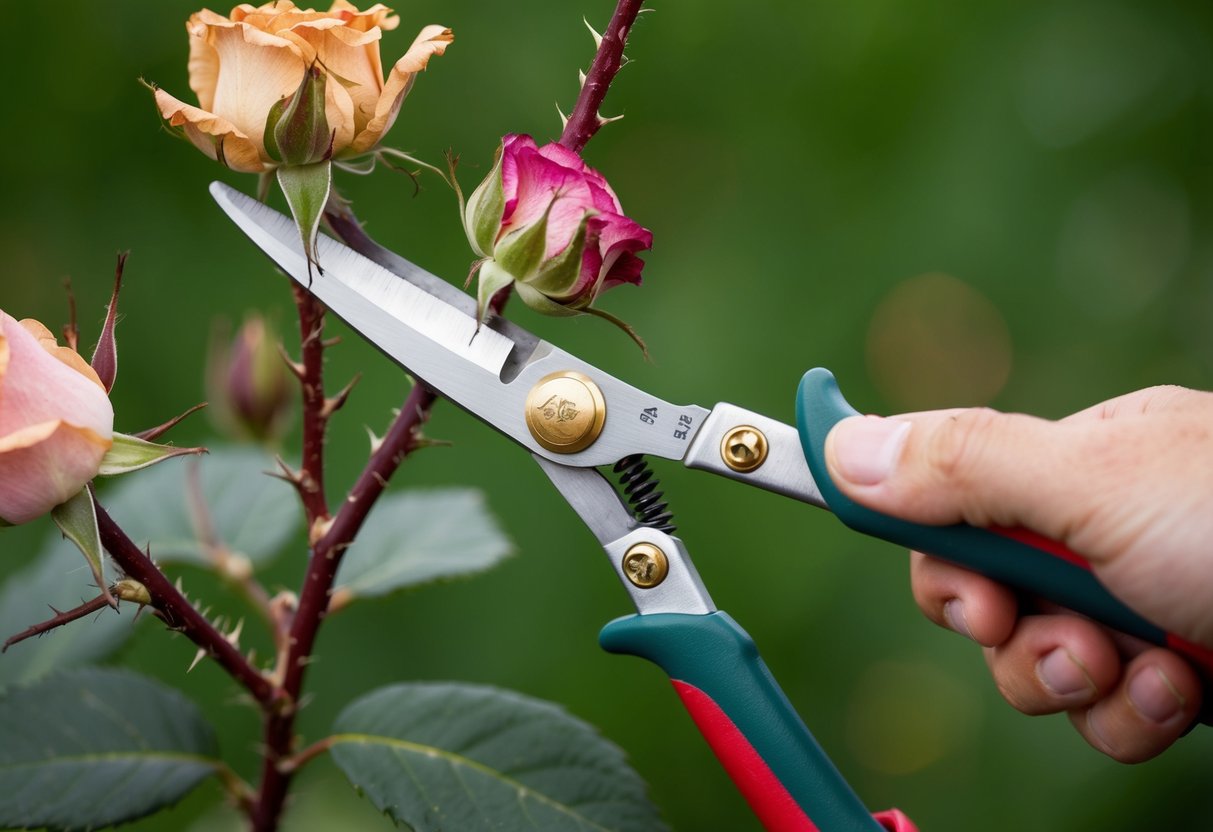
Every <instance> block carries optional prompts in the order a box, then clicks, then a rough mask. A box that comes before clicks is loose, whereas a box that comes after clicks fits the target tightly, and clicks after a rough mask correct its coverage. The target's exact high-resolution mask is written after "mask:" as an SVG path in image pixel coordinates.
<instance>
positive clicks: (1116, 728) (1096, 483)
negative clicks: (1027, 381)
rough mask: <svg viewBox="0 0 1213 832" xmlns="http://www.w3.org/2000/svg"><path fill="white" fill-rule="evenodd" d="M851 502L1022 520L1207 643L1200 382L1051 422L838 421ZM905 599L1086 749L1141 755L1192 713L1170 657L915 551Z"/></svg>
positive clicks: (1018, 702) (1207, 467)
mask: <svg viewBox="0 0 1213 832" xmlns="http://www.w3.org/2000/svg"><path fill="white" fill-rule="evenodd" d="M825 447H826V461H827V465H828V467H829V473H830V477H831V479H833V481H834V482H835V483H836V484H837V486H838V487H839V488H840V489H841V490H842V491H843V492H844V493H845V494H846V495H847V496H848V497H850V498H851V499H853V500H855V501H856V502H859V503H862V504H863V505H866V506H868V507H870V508H873V509H877V510H879V511H881V512H884V513H887V514H891V515H894V516H897V517H901V518H903V519H906V520H912V521H915V522H919V523H927V524H950V523H957V522H965V523H968V524H970V525H974V526H990V525H998V526H1012V527H1013V526H1021V527H1024V528H1028V529H1031V530H1032V531H1035V532H1038V533H1040V534H1043V535H1045V536H1047V537H1050V538H1052V539H1054V540H1057V541H1060V542H1062V543H1064V544H1065V545H1066V546H1068V547H1069V548H1070V549H1071V550H1073V551H1074V552H1076V553H1078V554H1080V555H1082V556H1083V557H1085V558H1087V559H1088V561H1090V563H1091V566H1092V569H1093V570H1094V572H1095V574H1096V576H1097V577H1098V578H1099V579H1100V580H1101V581H1102V582H1103V584H1104V585H1105V586H1106V587H1107V588H1108V589H1109V590H1110V591H1111V592H1112V593H1113V594H1114V595H1116V596H1118V597H1119V598H1120V599H1121V600H1123V601H1124V602H1125V603H1127V604H1128V605H1129V606H1131V607H1133V608H1134V609H1135V610H1137V611H1138V612H1140V613H1141V614H1142V615H1144V616H1145V617H1146V618H1148V619H1150V620H1151V621H1153V622H1154V623H1156V624H1158V625H1159V626H1161V627H1164V628H1166V629H1167V630H1169V631H1171V632H1173V633H1175V634H1177V635H1179V636H1182V637H1184V638H1187V639H1190V640H1192V641H1194V642H1197V643H1199V644H1204V645H1213V580H1211V576H1213V548H1211V546H1210V541H1211V540H1213V393H1202V392H1196V391H1192V390H1186V389H1183V388H1178V387H1156V388H1150V389H1148V390H1141V391H1138V392H1136V393H1130V394H1128V395H1126V396H1122V397H1119V398H1116V399H1112V400H1110V401H1107V402H1104V403H1103V404H1100V405H1096V406H1095V407H1092V408H1089V409H1087V410H1084V411H1081V412H1079V413H1076V414H1074V415H1072V416H1069V417H1066V418H1065V419H1062V420H1060V421H1058V422H1050V421H1046V420H1043V419H1037V418H1034V417H1031V416H1023V415H1019V414H1003V413H998V412H995V411H992V410H987V409H968V410H948V411H935V412H929V413H914V414H907V415H903V416H896V417H891V418H885V419H881V418H876V417H853V418H850V419H845V420H843V421H842V422H840V423H839V424H838V425H837V426H836V427H835V428H834V429H833V430H832V431H831V432H830V435H829V436H828V438H827V439H826V446H825ZM912 557H913V560H912V567H911V577H912V583H913V591H914V597H915V599H916V600H917V602H918V604H919V606H920V607H921V608H922V610H923V612H924V613H925V614H926V615H927V617H928V618H930V619H931V620H932V621H934V622H935V623H937V624H939V625H940V626H943V627H947V628H949V629H952V630H955V631H957V632H959V633H961V634H962V635H965V636H967V637H969V638H971V639H973V640H974V641H976V642H978V643H979V644H981V645H983V647H984V652H985V656H986V661H987V663H988V664H989V666H990V670H991V673H992V674H993V676H994V680H995V682H996V683H997V685H998V688H999V691H1000V692H1001V693H1002V695H1003V697H1004V698H1006V700H1007V701H1008V702H1010V703H1011V704H1012V705H1013V706H1014V707H1016V708H1018V709H1019V710H1021V711H1023V712H1024V713H1028V714H1044V713H1056V712H1060V711H1066V712H1068V714H1069V716H1070V720H1071V722H1072V723H1073V724H1074V727H1075V728H1076V729H1077V730H1078V732H1079V733H1080V734H1082V736H1083V737H1084V738H1085V739H1086V740H1087V742H1089V743H1090V744H1091V745H1092V746H1094V747H1095V748H1097V749H1099V750H1100V751H1102V752H1104V753H1105V754H1108V755H1109V756H1112V757H1114V758H1115V759H1117V760H1121V761H1123V762H1139V761H1142V760H1146V759H1149V758H1150V757H1153V756H1155V755H1157V754H1159V753H1160V752H1162V751H1163V750H1165V749H1166V748H1167V747H1169V746H1170V745H1171V744H1172V743H1173V742H1175V740H1176V739H1177V738H1178V737H1179V736H1180V735H1182V734H1183V732H1184V730H1185V729H1186V728H1187V727H1188V725H1189V724H1190V723H1191V721H1192V719H1193V718H1194V717H1195V715H1196V713H1197V712H1198V711H1199V709H1200V700H1201V696H1202V687H1203V686H1202V683H1201V680H1200V677H1199V676H1198V675H1197V673H1196V672H1195V671H1194V670H1193V669H1192V667H1191V666H1190V665H1189V664H1188V663H1187V662H1186V661H1185V660H1184V659H1182V658H1180V657H1179V656H1178V655H1176V654H1174V653H1172V652H1171V651H1169V650H1165V649H1163V648H1158V647H1154V646H1151V645H1147V644H1145V643H1144V642H1140V641H1137V640H1135V639H1130V638H1128V637H1126V636H1123V635H1120V634H1117V633H1113V632H1112V631H1109V630H1107V629H1105V628H1103V627H1101V626H1099V625H1097V624H1095V623H1094V622H1092V621H1090V620H1088V619H1085V618H1081V617H1078V616H1076V615H1073V614H1069V613H1067V612H1066V611H1064V610H1060V609H1058V608H1051V609H1049V610H1047V611H1046V612H1047V614H1043V615H1030V616H1021V615H1020V609H1019V602H1018V598H1017V597H1016V595H1015V594H1014V593H1013V592H1012V591H1011V590H1009V589H1007V588H1006V587H1004V586H1002V585H1000V584H997V583H995V582H993V581H990V580H989V579H987V578H984V577H982V576H980V575H976V574H974V573H972V572H969V571H967V570H964V569H961V568H958V567H956V566H953V565H950V564H947V563H944V562H943V561H939V560H936V559H934V558H930V557H926V556H924V555H920V554H917V553H915V554H914V555H913V556H912Z"/></svg>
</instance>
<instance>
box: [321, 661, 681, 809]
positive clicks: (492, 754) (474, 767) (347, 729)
mask: <svg viewBox="0 0 1213 832" xmlns="http://www.w3.org/2000/svg"><path fill="white" fill-rule="evenodd" d="M334 731H335V732H336V733H335V736H334V737H332V738H331V741H332V746H331V751H332V756H333V761H334V762H335V763H336V764H337V767H338V768H340V769H341V770H342V771H343V772H344V773H345V776H346V777H348V778H349V780H350V782H351V783H353V785H354V786H355V788H357V789H359V790H360V791H362V792H363V793H365V794H366V796H367V798H368V799H370V801H371V802H372V803H373V804H374V805H375V807H376V808H378V809H379V810H380V811H382V812H384V813H385V814H387V815H388V817H390V818H392V820H394V821H395V822H396V823H397V824H398V825H400V824H407V825H409V826H411V827H412V828H413V829H415V830H417V832H440V830H441V831H442V832H447V830H452V829H458V830H460V832H479V831H480V830H486V832H487V830H495V831H497V832H500V830H535V829H543V830H545V831H546V832H574V830H576V832H590V830H593V832H603V831H604V830H612V832H650V830H657V829H665V828H666V827H665V825H664V824H663V823H662V822H661V820H660V818H659V817H658V814H657V810H656V808H655V807H654V806H653V805H652V804H651V803H650V802H649V800H648V797H647V796H646V794H645V786H644V783H643V782H642V781H641V779H640V777H639V776H638V775H637V774H636V773H635V772H634V771H633V770H632V769H631V768H630V767H629V766H628V764H627V762H626V761H625V760H624V756H623V752H622V751H620V750H619V748H618V747H616V746H615V745H613V744H612V743H610V742H608V741H607V740H605V739H603V738H602V737H601V736H599V734H598V733H597V732H596V731H595V730H594V729H593V728H592V727H590V726H589V725H587V724H586V723H584V722H582V721H581V720H579V719H577V718H575V717H573V716H570V715H569V714H568V713H567V712H565V711H564V710H562V709H561V708H559V707H557V706H556V705H552V704H550V703H547V702H541V701H539V700H536V699H531V698H528V697H525V696H522V695H521V694H517V693H513V692H510V691H504V690H498V689H495V688H489V687H481V686H475V685H465V684H455V683H416V684H402V685H393V686H391V687H387V688H381V689H379V690H377V691H373V692H372V693H370V694H368V695H367V696H364V697H363V698H361V699H359V700H358V701H356V702H354V703H352V704H351V705H350V706H349V707H347V708H346V709H345V710H344V711H343V712H342V713H341V714H340V715H339V716H338V717H337V721H336V723H335V725H334Z"/></svg>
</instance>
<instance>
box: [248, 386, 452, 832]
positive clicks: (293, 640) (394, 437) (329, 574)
mask: <svg viewBox="0 0 1213 832" xmlns="http://www.w3.org/2000/svg"><path fill="white" fill-rule="evenodd" d="M436 399H437V396H436V395H435V394H434V393H433V392H431V391H430V390H429V389H428V388H427V387H425V386H424V385H421V384H418V385H416V386H415V387H414V388H413V389H412V391H411V392H410V393H409V396H408V398H407V399H406V400H405V403H404V406H403V407H402V408H401V410H400V415H399V416H397V417H396V419H395V420H394V421H393V423H392V427H391V429H390V430H389V431H388V433H387V435H386V436H384V437H383V442H382V444H381V445H380V446H379V448H378V449H377V450H376V451H375V452H374V453H373V454H372V455H371V459H370V462H369V463H368V464H367V466H366V468H365V469H363V471H362V474H361V475H360V476H359V477H358V481H357V482H356V483H355V484H354V487H353V488H352V489H351V490H350V495H349V498H348V499H347V500H346V501H345V502H344V503H343V504H342V507H341V509H340V510H339V511H338V512H337V515H336V517H334V518H333V522H332V525H331V526H329V528H328V531H327V532H325V533H324V535H323V536H322V537H321V538H320V539H319V540H318V541H316V543H315V544H314V545H313V547H312V553H311V559H310V562H309V563H308V570H307V576H306V578H305V583H304V585H303V592H302V593H301V595H300V598H299V610H298V612H297V613H296V615H295V621H294V625H293V626H292V627H291V631H290V635H289V637H288V638H287V644H288V645H289V648H288V652H287V661H286V665H285V674H284V677H283V681H282V687H283V690H284V691H285V692H286V695H287V696H288V697H289V699H288V701H289V702H290V703H292V704H291V705H290V706H288V707H287V708H284V709H282V710H281V711H279V712H276V713H271V714H270V715H269V716H268V718H267V720H266V724H265V747H266V759H265V764H264V765H263V767H262V776H261V788H260V792H259V794H258V797H257V801H256V804H255V805H254V807H253V814H252V822H253V829H255V830H259V832H260V831H261V830H273V829H276V828H277V824H278V815H279V814H280V813H281V811H282V804H283V801H284V800H285V798H286V793H287V788H288V786H289V784H290V779H291V776H292V774H293V770H287V768H288V767H286V766H283V765H281V763H282V761H284V760H285V759H286V757H287V756H288V755H289V754H290V752H291V750H292V747H293V744H294V725H295V714H296V712H297V708H296V707H295V703H298V701H299V694H300V693H301V692H302V690H303V679H304V674H305V673H306V671H307V664H308V659H309V657H310V656H311V653H312V646H313V645H314V644H315V641H316V634H317V632H318V631H319V629H320V622H321V621H323V619H324V616H325V613H326V612H327V610H328V605H329V597H330V595H331V593H332V588H333V581H334V579H335V578H336V576H337V569H338V567H339V566H340V565H341V555H342V554H343V553H344V551H345V549H346V547H348V546H349V545H350V543H351V542H352V541H353V539H354V536H355V535H357V533H358V530H359V529H360V528H361V527H362V523H363V521H364V520H365V519H366V517H367V514H369V513H370V510H371V507H372V506H373V505H374V503H375V501H376V500H377V499H378V498H379V496H380V494H382V493H383V490H384V489H385V488H386V487H387V483H388V480H389V479H390V478H391V476H392V474H393V473H394V472H395V471H396V468H397V467H399V465H400V463H401V462H402V461H403V460H404V458H405V457H406V456H407V455H408V454H409V452H411V451H412V450H413V449H414V448H416V447H417V444H418V440H419V430H418V429H419V428H420V427H421V425H422V424H423V423H424V422H425V420H426V419H427V418H429V413H430V408H431V407H432V406H433V404H434V402H435V401H436Z"/></svg>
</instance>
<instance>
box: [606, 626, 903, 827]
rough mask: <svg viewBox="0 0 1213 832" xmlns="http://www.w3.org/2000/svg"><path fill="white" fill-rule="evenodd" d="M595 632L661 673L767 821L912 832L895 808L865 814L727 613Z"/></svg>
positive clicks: (774, 824)
mask: <svg viewBox="0 0 1213 832" xmlns="http://www.w3.org/2000/svg"><path fill="white" fill-rule="evenodd" d="M598 640H599V643H600V644H601V645H602V647H603V649H604V650H607V651H608V652H611V653H626V654H628V655H633V656H640V657H641V658H645V659H648V660H649V661H651V662H653V663H654V664H656V665H658V666H659V667H660V668H661V669H662V670H664V671H665V672H666V674H667V675H668V676H669V677H670V680H671V681H672V682H673V683H674V688H675V690H676V691H677V692H678V696H679V698H681V699H682V703H683V705H684V706H685V707H686V709H687V711H688V712H689V713H690V715H691V718H692V719H693V720H694V721H695V724H696V726H697V727H698V728H699V731H700V733H702V734H703V736H704V738H705V739H706V740H707V741H708V744H709V745H710V746H711V747H712V751H713V752H714V753H715V754H716V757H717V758H718V759H719V760H720V762H721V764H722V765H723V766H724V768H725V771H727V772H728V774H729V777H731V778H732V780H733V782H734V783H735V784H736V785H737V788H738V789H739V790H740V791H741V793H742V794H743V795H744V796H745V798H746V800H747V801H748V802H749V804H750V807H751V808H752V809H753V810H754V813H755V814H756V815H757V816H758V819H759V820H760V821H761V822H762V824H763V826H764V827H765V828H766V829H768V830H772V832H915V827H914V825H913V824H912V823H910V821H909V819H908V818H906V816H905V815H903V814H902V813H901V812H898V811H896V810H892V811H889V812H881V813H880V814H878V815H876V816H875V817H873V816H872V815H871V814H869V813H868V810H867V809H865V808H864V806H863V803H861V802H860V800H859V798H858V797H856V796H855V793H854V792H853V791H852V790H851V787H850V786H849V785H847V782H846V781H845V780H844V779H843V777H842V775H841V774H839V773H838V769H836V768H835V767H834V764H833V763H832V762H831V761H830V758H829V757H827V756H826V754H825V752H824V751H822V750H821V747H820V746H819V745H818V744H817V741H816V740H814V739H813V735H812V734H810V733H809V730H808V729H807V728H806V727H805V725H804V722H803V721H802V720H801V719H800V716H799V715H797V713H796V710H795V709H794V708H793V707H792V705H791V703H790V702H788V699H787V697H786V696H785V695H784V693H783V691H782V690H781V689H780V687H779V684H778V683H777V682H776V681H775V679H774V677H773V676H772V675H771V672H770V671H769V670H768V669H767V666H766V663H765V662H763V660H762V658H761V657H760V656H759V655H758V650H757V649H756V648H755V646H754V642H753V641H752V640H751V639H750V637H749V635H747V634H746V632H745V631H744V630H742V629H741V627H740V626H738V625H737V622H735V621H734V620H733V619H732V618H730V617H729V616H728V615H727V614H726V613H723V612H713V613H709V614H707V615H687V614H682V613H655V614H651V615H632V616H628V617H625V618H619V619H616V620H614V621H612V622H611V623H609V624H607V625H606V627H604V628H603V630H602V633H601V634H600V635H599V639H598Z"/></svg>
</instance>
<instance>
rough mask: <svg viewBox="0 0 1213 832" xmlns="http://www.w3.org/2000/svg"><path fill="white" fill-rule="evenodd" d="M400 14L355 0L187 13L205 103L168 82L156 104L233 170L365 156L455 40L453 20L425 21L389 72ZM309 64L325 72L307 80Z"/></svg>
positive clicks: (197, 87)
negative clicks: (386, 35)
mask: <svg viewBox="0 0 1213 832" xmlns="http://www.w3.org/2000/svg"><path fill="white" fill-rule="evenodd" d="M399 23H400V18H398V17H397V16H396V15H394V14H392V10H391V9H389V8H387V7H386V6H384V5H382V4H378V3H377V4H375V5H374V6H372V7H371V8H369V9H367V10H366V11H358V9H357V8H356V7H355V6H353V5H352V4H351V3H348V2H346V0H336V2H334V3H333V6H332V8H330V9H329V10H328V11H327V12H317V11H312V10H310V9H298V8H296V7H295V5H294V4H293V3H291V2H289V0H279V2H274V3H266V4H264V5H262V6H259V7H253V6H251V5H248V4H241V5H239V6H236V7H235V8H234V9H232V11H231V14H230V15H229V16H228V17H224V16H223V15H221V14H216V13H215V12H212V11H209V10H206V9H204V10H202V11H200V12H198V13H196V14H194V15H192V16H191V17H190V19H189V21H188V22H187V23H186V31H188V32H189V36H190V60H189V83H190V88H191V89H193V91H194V93H195V94H196V95H197V96H198V106H197V107H194V106H191V105H189V104H186V103H184V102H182V101H180V100H178V99H176V98H174V97H173V96H171V95H169V94H168V93H167V92H165V91H164V90H161V89H157V90H156V91H155V95H156V104H157V106H158V107H159V109H160V115H161V116H162V117H164V118H165V119H166V120H168V122H169V124H170V125H171V126H172V127H175V128H181V129H182V130H184V132H185V136H186V137H187V138H188V139H189V140H190V142H192V143H193V144H194V146H195V147H197V148H198V149H199V150H201V151H202V152H203V153H205V154H206V155H207V156H209V157H210V158H212V159H215V160H217V161H219V162H222V163H223V164H225V165H227V166H228V167H230V168H232V169H233V170H239V171H244V172H248V173H260V172H262V171H265V170H269V169H272V168H274V167H277V166H278V165H279V164H282V163H284V162H285V163H288V164H307V163H309V162H315V161H318V160H319V158H322V157H323V158H328V157H334V158H346V157H350V156H356V155H358V154H361V153H365V152H367V151H369V150H372V149H373V148H374V147H375V145H377V144H378V143H379V140H380V138H382V136H383V134H384V133H386V132H387V130H388V128H390V127H391V126H392V123H393V122H394V121H395V120H396V114H397V113H398V112H399V111H400V104H401V102H402V101H403V100H404V96H405V95H406V94H407V93H408V91H409V88H410V87H411V86H412V84H413V80H414V77H415V75H416V73H418V72H420V71H421V70H423V69H425V66H426V64H427V63H428V62H429V59H430V58H431V57H432V56H434V55H441V54H442V53H443V52H444V51H445V50H446V46H447V44H448V43H450V42H451V41H452V40H453V36H452V35H451V31H450V30H449V29H446V28H444V27H442V26H426V27H425V28H424V29H422V30H421V34H419V35H418V36H417V39H416V40H415V41H413V45H412V46H411V47H409V50H408V51H407V52H406V53H405V54H404V56H403V57H402V58H400V60H398V61H396V63H395V64H394V65H393V66H392V68H391V70H390V71H389V72H388V75H387V78H386V79H385V78H384V77H383V67H382V63H381V59H380V56H379V39H380V38H381V37H382V35H383V32H384V30H391V29H395V28H396V26H397V25H398V24H399ZM309 71H310V72H314V73H316V74H317V75H316V79H315V80H316V83H315V84H309V83H308V77H307V76H308V73H309ZM313 100H315V101H316V102H318V103H322V105H323V106H322V108H314V107H313V106H312V104H313ZM292 107H294V110H295V114H296V116H297V119H296V122H295V124H296V129H297V131H298V132H299V133H301V135H298V136H297V138H296V139H295V140H294V141H295V142H296V143H295V144H293V145H292V146H291V147H290V148H289V149H288V148H279V147H278V144H277V142H278V141H279V140H281V139H282V137H283V134H284V133H286V132H290V131H288V130H287V129H286V128H285V127H283V124H282V123H281V122H282V119H283V117H284V113H285V112H287V111H290V110H291V109H292ZM278 127H283V129H279V130H277V131H275V128H278ZM317 133H319V134H320V136H317ZM317 145H320V146H321V149H320V150H317V149H316V148H317ZM283 151H286V153H285V154H284V152H283ZM284 155H285V157H286V158H284Z"/></svg>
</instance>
